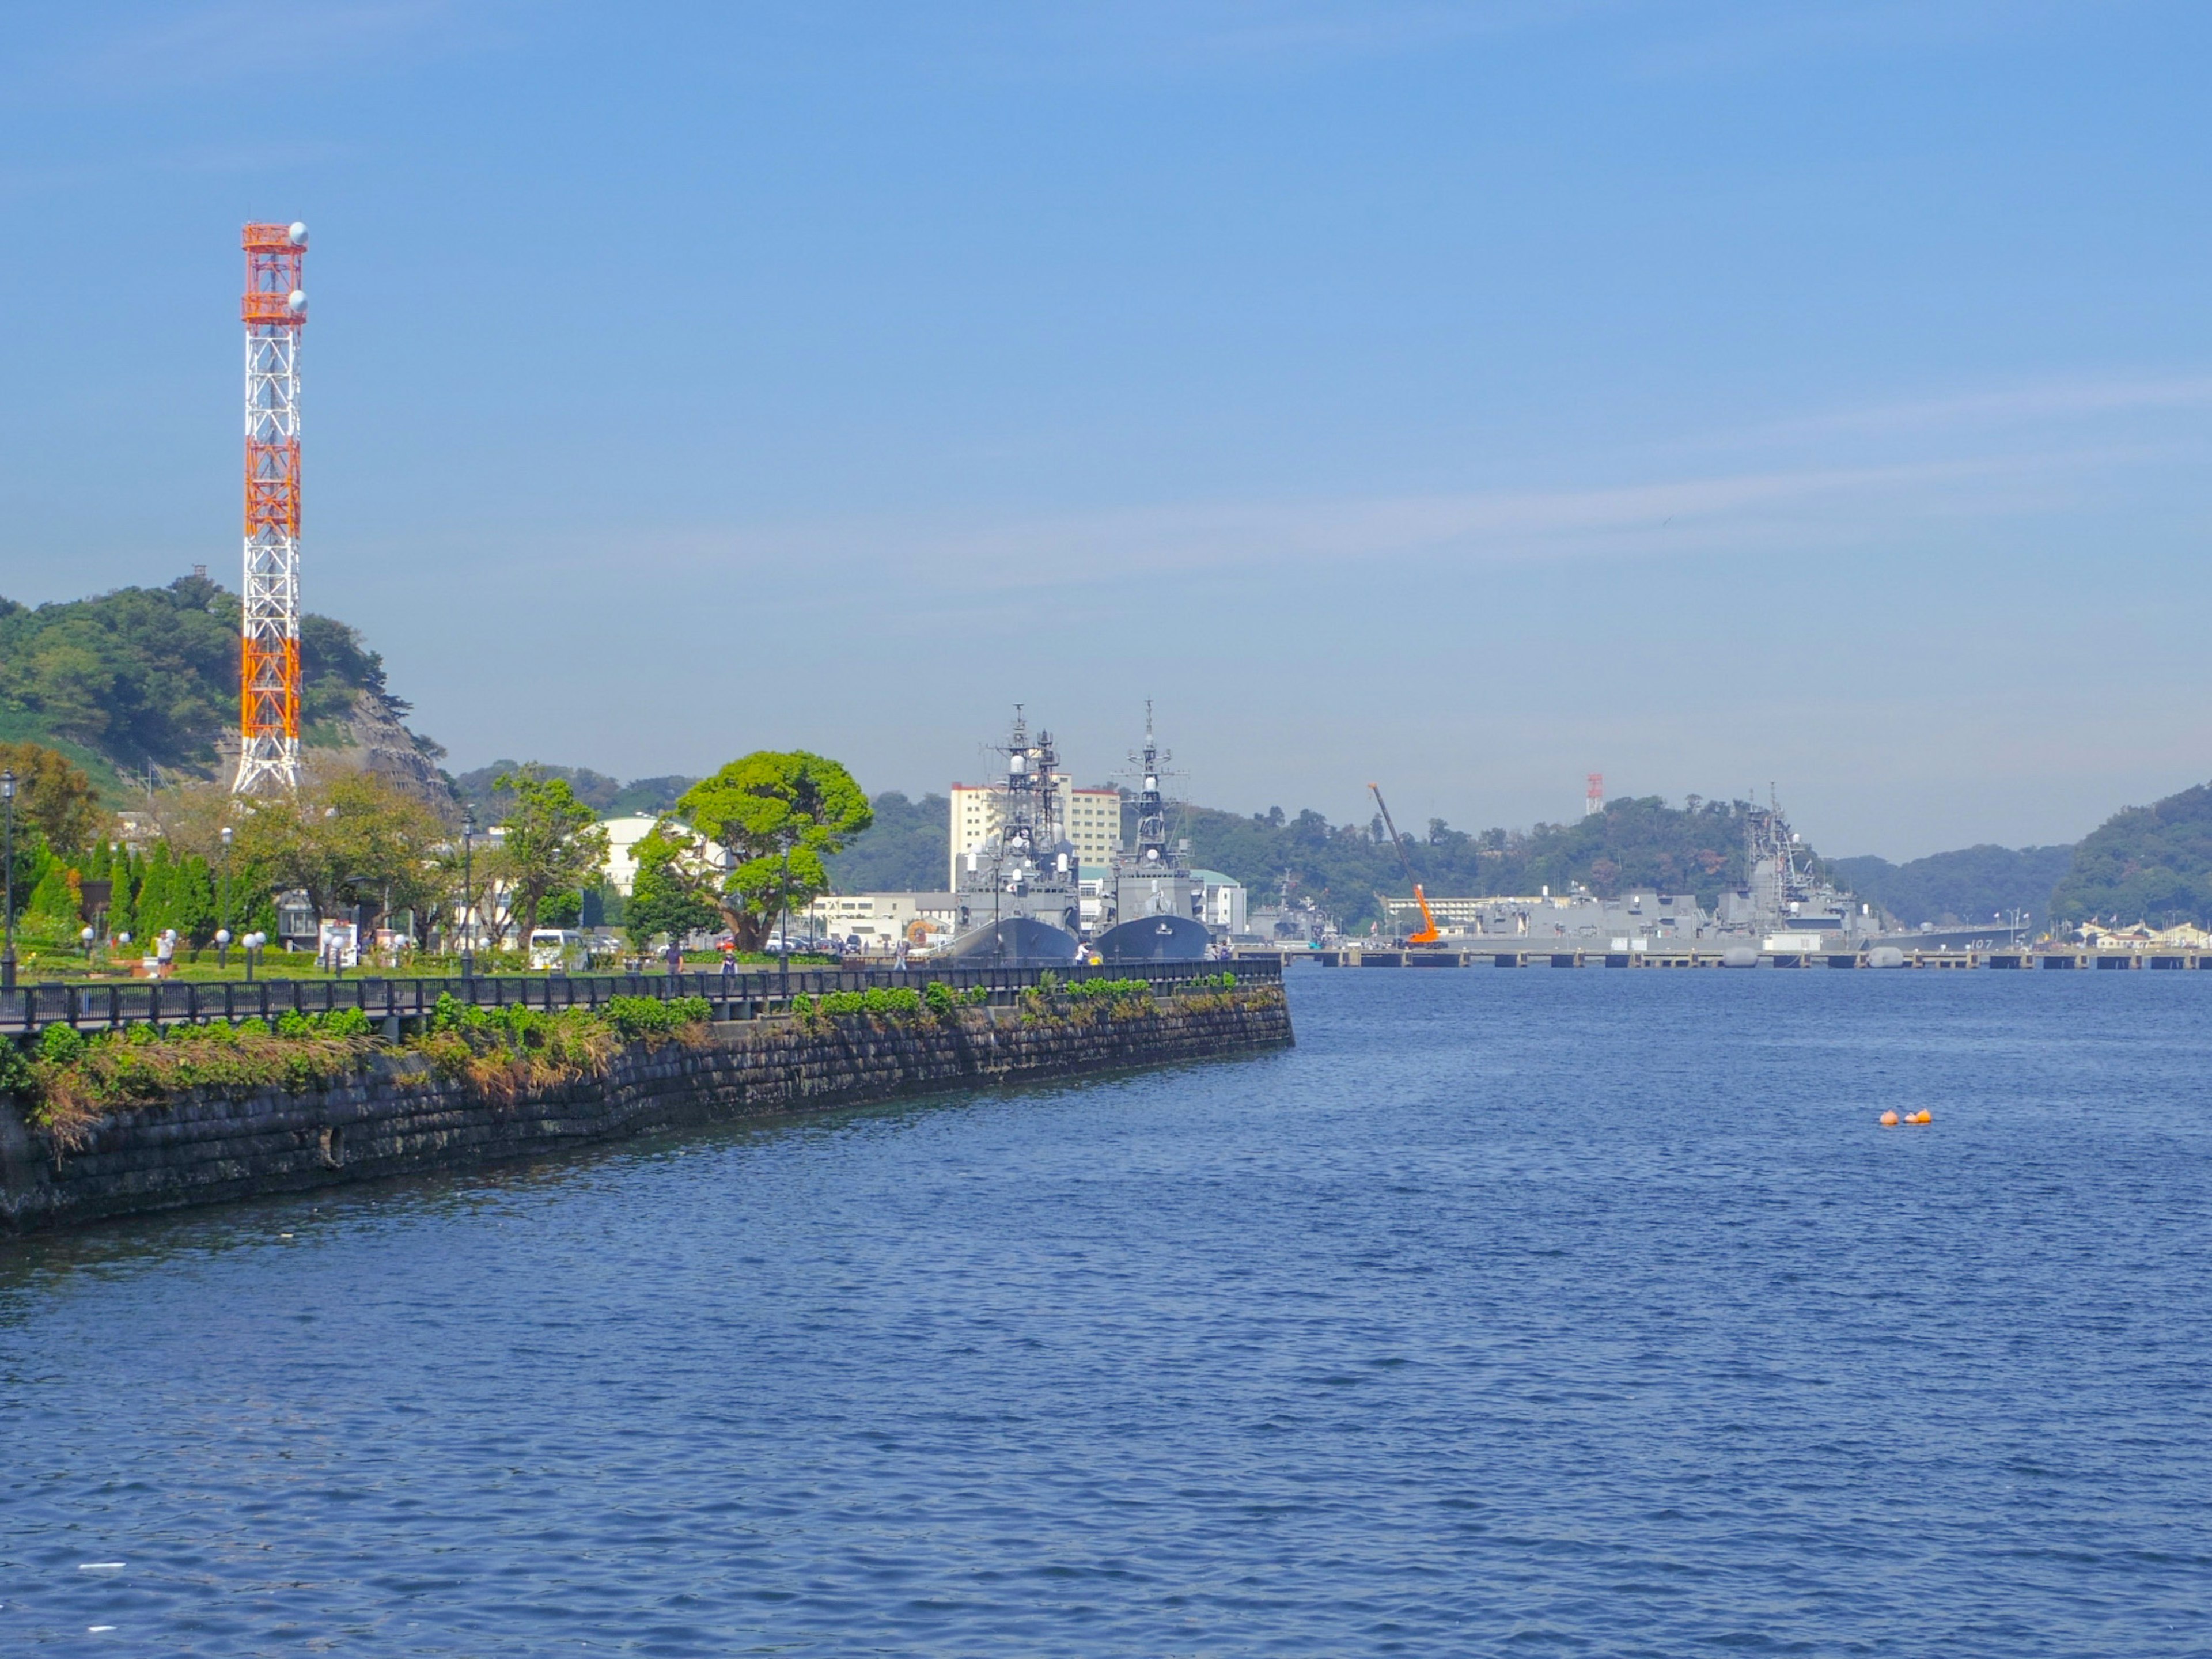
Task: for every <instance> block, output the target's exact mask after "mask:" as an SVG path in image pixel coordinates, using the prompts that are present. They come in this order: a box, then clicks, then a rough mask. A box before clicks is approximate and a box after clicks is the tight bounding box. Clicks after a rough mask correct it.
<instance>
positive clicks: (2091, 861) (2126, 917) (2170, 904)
mask: <svg viewBox="0 0 2212 1659" xmlns="http://www.w3.org/2000/svg"><path fill="white" fill-rule="evenodd" d="M2092 918H2101V919H2102V920H2104V921H2114V922H2123V923H2125V922H2136V921H2148V922H2149V923H2150V924H2151V925H2152V926H2153V927H2166V926H2169V925H2171V924H2172V923H2173V922H2177V921H2193V922H2196V923H2197V924H2199V925H2200V926H2202V925H2203V924H2205V923H2207V922H2212V785H2208V784H2198V785H2197V787H2195V788H2193V789H2185V790H2183V791H2182V792H2181V793H2179V794H2178V795H2168V796H2167V797H2166V799H2163V800H2157V801H2153V802H2152V803H2151V804H2150V805H2148V806H2130V807H2127V808H2125V809H2124V810H2123V811H2119V812H2116V813H2114V814H2113V815H2112V817H2109V818H2107V819H2106V821H2105V822H2104V823H2101V824H2100V825H2099V826H2098V827H2097V828H2096V829H2093V830H2091V831H2090V832H2089V834H2088V835H2087V836H2085V837H2083V838H2082V841H2081V845H2080V846H2078V847H2076V848H2075V849H2074V856H2073V859H2072V860H2071V861H2070V863H2069V867H2068V869H2067V871H2066V873H2065V874H2064V875H2063V877H2061V878H2059V881H2058V884H2057V888H2056V889H2055V890H2053V892H2052V893H2051V921H2053V922H2055V923H2057V924H2058V925H2060V926H2071V925H2074V924H2075V923H2079V922H2082V921H2088V920H2090V919H2092Z"/></svg>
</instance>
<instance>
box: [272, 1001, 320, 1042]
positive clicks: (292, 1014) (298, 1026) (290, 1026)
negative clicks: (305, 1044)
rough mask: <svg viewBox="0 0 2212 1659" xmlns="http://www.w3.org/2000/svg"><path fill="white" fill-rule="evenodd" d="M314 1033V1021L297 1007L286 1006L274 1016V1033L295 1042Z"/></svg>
mask: <svg viewBox="0 0 2212 1659" xmlns="http://www.w3.org/2000/svg"><path fill="white" fill-rule="evenodd" d="M314 1034H315V1023H314V1022H313V1020H311V1019H309V1018H307V1016H306V1015H305V1014H303V1013H301V1012H300V1011H299V1010H298V1009H297V1008H287V1009H286V1010H285V1011H284V1012H283V1013H281V1014H279V1015H277V1016H276V1035H277V1036H280V1037H287V1038H289V1039H291V1040H293V1041H295V1042H296V1041H298V1040H299V1039H300V1038H301V1037H309V1036H314Z"/></svg>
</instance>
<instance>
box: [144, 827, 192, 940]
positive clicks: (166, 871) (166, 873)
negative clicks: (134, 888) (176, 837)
mask: <svg viewBox="0 0 2212 1659" xmlns="http://www.w3.org/2000/svg"><path fill="white" fill-rule="evenodd" d="M172 873H173V866H172V865H171V863H170V860H169V843H168V842H165V841H157V842H155V843H154V850H153V852H152V853H151V854H149V855H148V857H147V860H146V873H145V876H144V878H143V879H142V880H141V881H140V882H139V884H138V892H137V897H136V899H135V902H134V906H133V908H135V909H136V910H137V914H138V932H139V933H140V934H141V935H142V936H143V937H144V938H146V939H154V938H156V937H158V936H159V935H160V933H161V931H162V930H163V929H164V928H167V927H176V925H177V924H176V922H175V921H174V920H173V918H172V916H171V915H170V905H169V878H170V876H171V875H172ZM178 931H179V933H181V932H182V931H183V930H182V929H181V928H179V929H178Z"/></svg>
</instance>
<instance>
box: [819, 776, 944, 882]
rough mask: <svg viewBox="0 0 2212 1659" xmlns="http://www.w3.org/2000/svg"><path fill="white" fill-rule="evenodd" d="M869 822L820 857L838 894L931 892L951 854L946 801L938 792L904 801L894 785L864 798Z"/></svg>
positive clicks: (941, 877) (904, 798)
mask: <svg viewBox="0 0 2212 1659" xmlns="http://www.w3.org/2000/svg"><path fill="white" fill-rule="evenodd" d="M869 806H870V808H871V809H872V811H873V812H874V813H875V821H874V823H872V824H870V825H869V827H868V828H867V829H864V830H862V831H861V832H860V834H859V835H857V836H854V837H853V839H852V840H851V842H848V844H847V845H846V848H845V850H844V851H843V852H842V853H839V854H836V856H835V857H833V858H829V859H825V860H823V864H824V866H826V867H827V868H828V870H829V879H830V881H831V883H832V884H834V885H835V886H836V890H838V891H839V892H841V893H933V892H937V891H939V890H942V889H943V887H944V885H945V882H946V880H947V879H948V878H949V872H950V869H951V857H952V806H951V802H950V801H948V800H947V799H945V797H944V796H943V795H924V796H923V797H922V798H921V799H920V800H909V799H907V797H906V796H904V795H902V794H901V793H899V792H898V791H897V790H896V789H889V790H885V791H884V793H882V794H880V795H878V796H877V797H876V798H875V799H873V800H872V801H871V802H869Z"/></svg>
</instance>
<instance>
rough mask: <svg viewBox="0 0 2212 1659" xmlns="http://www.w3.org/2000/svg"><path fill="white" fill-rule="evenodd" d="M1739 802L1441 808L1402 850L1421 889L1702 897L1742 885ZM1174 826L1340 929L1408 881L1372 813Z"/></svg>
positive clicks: (1204, 812)
mask: <svg viewBox="0 0 2212 1659" xmlns="http://www.w3.org/2000/svg"><path fill="white" fill-rule="evenodd" d="M1748 810H1749V803H1747V802H1744V801H1709V800H1705V799H1701V798H1700V797H1699V796H1696V795H1692V796H1690V797H1689V798H1688V799H1686V801H1685V802H1684V803H1683V805H1680V806H1679V807H1676V806H1669V805H1668V804H1667V803H1666V802H1665V801H1664V800H1662V799H1660V798H1659V797H1657V796H1656V795H1648V796H1641V797H1629V796H1624V797H1622V798H1620V799H1615V800H1611V801H1608V802H1607V803H1606V807H1605V810H1604V811H1602V812H1597V813H1593V814H1591V815H1590V816H1589V817H1583V818H1578V819H1576V820H1575V821H1574V822H1572V823H1539V824H1537V825H1535V826H1534V827H1533V828H1531V829H1526V830H1512V829H1485V830H1480V831H1477V832H1473V833H1470V832H1468V831H1467V830H1462V829H1453V828H1452V827H1451V826H1450V825H1449V824H1447V823H1444V822H1443V820H1442V819H1440V818H1432V819H1431V820H1430V822H1429V825H1428V829H1427V832H1426V833H1425V835H1413V836H1407V842H1406V854H1407V860H1408V861H1409V862H1410V863H1411V864H1412V865H1413V872H1414V875H1415V877H1416V878H1418V879H1419V881H1420V882H1421V884H1422V885H1423V886H1424V887H1425V889H1426V890H1428V892H1429V894H1430V896H1432V897H1434V896H1440V895H1450V896H1455V897H1458V896H1469V897H1473V896H1486V895H1491V894H1498V895H1506V894H1523V893H1528V894H1533V893H1535V892H1537V891H1539V890H1541V889H1542V888H1544V887H1547V886H1548V887H1550V888H1551V890H1553V892H1555V893H1564V892H1565V891H1566V890H1568V888H1569V887H1570V885H1571V884H1575V883H1577V882H1579V883H1580V884H1583V886H1585V887H1588V888H1589V890H1592V891H1593V892H1595V893H1598V894H1601V895H1603V896H1612V895H1613V894H1616V893H1620V892H1626V891H1627V890H1630V889H1632V888H1653V889H1656V890H1658V891H1660V892H1662V893H1689V894H1694V895H1695V896H1697V899H1698V902H1699V903H1700V904H1703V905H1705V906H1707V907H1709V908H1710V907H1711V906H1712V905H1713V904H1715V903H1717V902H1718V901H1719V897H1720V895H1721V894H1722V892H1723V891H1724V890H1728V889H1729V888H1733V887H1738V886H1741V884H1743V882H1744V881H1745V879H1746V872H1745V868H1744V827H1745V826H1744V814H1745V813H1746V812H1747V811H1748ZM1176 825H1177V827H1176V834H1178V835H1182V836H1188V837H1189V839H1190V842H1191V858H1192V861H1193V862H1194V863H1195V864H1198V865H1200V866H1204V867H1206V868H1209V869H1214V870H1219V871H1221V872H1224V873H1225V874H1227V875H1231V876H1234V877H1235V878H1237V880H1238V881H1240V882H1242V883H1243V884H1244V886H1245V888H1246V889H1247V890H1248V891H1249V892H1250V893H1252V895H1253V896H1254V897H1255V900H1257V901H1260V902H1267V901H1270V900H1273V899H1274V898H1277V897H1279V896H1280V895H1281V894H1282V892H1283V890H1284V886H1285V880H1286V878H1287V881H1288V883H1289V885H1290V887H1291V890H1292V891H1293V892H1294V893H1296V894H1297V895H1301V896H1306V897H1310V898H1312V899H1314V900H1315V901H1316V902H1318V903H1320V904H1322V906H1323V907H1324V908H1327V909H1328V910H1330V911H1331V912H1332V913H1334V915H1335V916H1336V917H1337V919H1338V921H1339V922H1340V924H1341V925H1343V926H1344V927H1346V928H1352V927H1359V926H1361V925H1363V924H1364V923H1365V922H1366V921H1369V920H1370V918H1376V917H1379V916H1380V915H1381V914H1382V907H1381V904H1380V903H1379V902H1378V901H1377V898H1376V895H1378V894H1384V895H1389V896H1394V897H1395V896H1407V895H1409V894H1410V893H1411V891H1412V889H1411V887H1410V886H1409V885H1408V884H1407V880H1406V876H1405V872H1404V870H1403V869H1402V868H1401V866H1400V865H1399V863H1398V855H1397V854H1396V853H1395V851H1393V850H1392V848H1391V847H1390V843H1389V840H1388V839H1387V838H1386V837H1385V836H1384V835H1383V824H1382V820H1381V818H1380V817H1379V816H1378V817H1376V818H1375V819H1374V820H1372V821H1371V822H1370V823H1365V824H1351V823H1347V824H1343V825H1333V824H1331V823H1329V821H1328V819H1327V818H1326V817H1322V814H1320V813H1319V812H1316V811H1304V812H1300V813H1299V814H1298V815H1297V817H1287V816H1285V813H1284V812H1283V811H1282V809H1281V808H1280V807H1276V808H1273V809H1271V810H1270V811H1266V812H1255V813H1253V814H1250V815H1249V816H1240V815H1238V814H1237V813H1233V812H1221V811H1213V810H1212V809H1210V808H1207V807H1185V808H1183V809H1182V811H1180V812H1179V814H1178V815H1177V818H1176Z"/></svg>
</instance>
